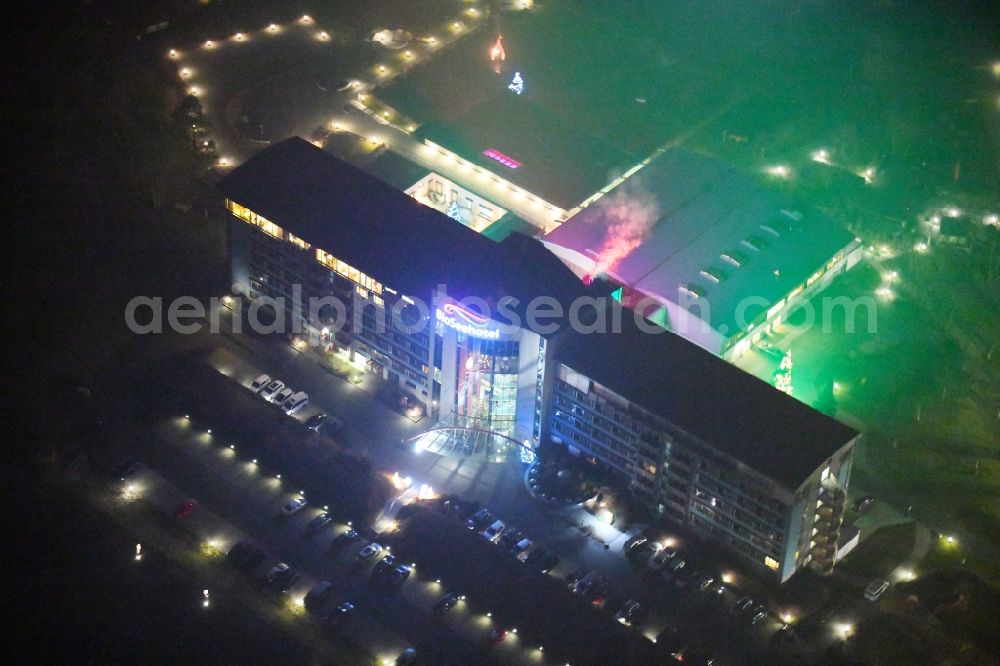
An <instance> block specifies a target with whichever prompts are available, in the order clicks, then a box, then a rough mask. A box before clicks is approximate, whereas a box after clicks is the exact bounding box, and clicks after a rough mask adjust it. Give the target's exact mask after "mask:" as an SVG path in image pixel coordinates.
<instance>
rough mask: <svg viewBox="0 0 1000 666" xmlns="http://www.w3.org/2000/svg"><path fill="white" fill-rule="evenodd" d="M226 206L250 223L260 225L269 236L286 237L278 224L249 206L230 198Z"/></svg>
mask: <svg viewBox="0 0 1000 666" xmlns="http://www.w3.org/2000/svg"><path fill="white" fill-rule="evenodd" d="M226 208H228V209H229V212H231V213H232V214H233V215H235V216H236V217H238V218H240V219H241V220H244V221H246V222H249V223H250V224H252V225H254V226H256V227H260V230H261V231H263V232H264V233H266V234H268V235H269V236H274V237H275V238H284V235H285V232H284V231H283V230H282V228H281V227H279V226H278V225H277V224H275V223H273V222H271V221H269V220H268V219H267V218H265V217H262V216H260V215H258V214H257V213H255V212H253V211H252V210H250V209H249V208H247V207H245V206H241V205H240V204H238V203H236V202H235V201H232V200H230V199H227V200H226Z"/></svg>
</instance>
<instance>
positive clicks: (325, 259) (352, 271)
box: [316, 248, 382, 294]
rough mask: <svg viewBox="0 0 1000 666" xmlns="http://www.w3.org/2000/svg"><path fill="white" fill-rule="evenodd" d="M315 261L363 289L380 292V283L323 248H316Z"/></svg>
mask: <svg viewBox="0 0 1000 666" xmlns="http://www.w3.org/2000/svg"><path fill="white" fill-rule="evenodd" d="M316 261H318V262H319V263H321V264H323V265H324V266H326V267H327V268H329V269H330V270H332V271H334V272H335V273H338V274H340V275H343V276H344V277H346V278H348V279H349V280H351V281H352V282H354V283H355V284H357V285H359V286H361V287H364V288H365V289H368V290H370V291H373V292H375V293H376V294H381V293H382V284H381V283H379V282H378V281H376V280H373V279H371V278H370V277H368V276H367V275H365V274H364V273H362V272H361V271H359V270H358V269H356V268H354V267H353V266H350V265H348V264H346V263H344V262H343V261H341V260H340V259H337V258H336V257H334V256H333V255H332V254H329V253H328V252H325V251H324V250H321V249H319V248H316Z"/></svg>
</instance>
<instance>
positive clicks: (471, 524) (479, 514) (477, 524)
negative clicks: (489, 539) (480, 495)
mask: <svg viewBox="0 0 1000 666" xmlns="http://www.w3.org/2000/svg"><path fill="white" fill-rule="evenodd" d="M491 520H493V514H491V513H490V512H489V509H480V510H479V511H476V512H475V513H474V514H472V515H471V516H470V517H469V520H468V521H467V522H466V523H465V526H466V527H468V528H469V529H470V530H481V529H482V528H483V527H485V526H486V525H489V523H490V521H491Z"/></svg>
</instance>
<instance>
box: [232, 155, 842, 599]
mask: <svg viewBox="0 0 1000 666" xmlns="http://www.w3.org/2000/svg"><path fill="white" fill-rule="evenodd" d="M429 184H430V181H427V183H424V185H429ZM422 187H423V185H422ZM220 190H221V191H222V193H223V194H224V196H225V198H226V207H227V208H228V210H229V211H230V212H231V213H232V215H231V216H230V218H229V241H230V254H231V267H232V276H233V282H234V283H235V284H238V285H240V286H241V289H242V291H243V293H244V294H246V295H247V296H249V297H258V296H268V297H271V298H275V299H277V298H279V297H280V298H282V299H283V300H282V301H280V303H282V304H283V308H282V309H283V310H284V314H286V315H287V316H290V317H293V318H294V320H293V323H294V324H296V325H298V326H300V327H301V330H302V332H303V335H304V337H306V338H308V339H309V340H310V341H311V342H312V343H313V344H319V345H323V346H326V347H327V349H328V350H330V351H339V352H341V353H344V354H346V355H347V356H348V357H350V358H353V359H354V360H355V362H356V363H358V365H360V366H361V367H364V368H365V369H366V370H367V371H368V372H371V373H373V374H375V375H378V376H379V377H381V378H382V379H383V380H385V381H386V382H388V383H389V384H390V385H392V386H395V387H398V389H399V390H401V391H404V392H406V393H408V394H409V395H410V396H412V398H413V399H415V400H417V401H419V402H420V403H422V404H423V405H424V407H425V409H426V411H427V413H428V414H429V415H430V417H431V418H430V421H431V423H435V422H442V423H447V424H450V425H454V426H461V427H464V428H472V429H477V430H482V431H487V432H491V433H496V434H498V435H499V436H502V437H504V438H506V439H508V440H511V441H516V442H517V443H520V444H525V445H528V446H530V447H531V448H534V447H535V446H536V445H537V444H538V443H539V442H541V441H542V440H552V441H554V442H557V443H562V444H564V445H565V446H566V447H567V448H568V450H570V451H571V452H573V453H576V454H578V455H580V456H582V457H585V458H587V459H588V460H590V461H592V462H593V463H595V464H600V465H603V466H605V467H607V468H608V469H610V470H612V471H613V472H614V473H615V474H617V475H618V476H619V477H621V479H622V480H623V481H624V482H625V484H626V485H627V486H628V487H629V489H630V490H631V492H632V493H633V495H634V496H635V498H636V499H637V500H639V501H641V502H643V503H645V504H646V505H647V506H649V507H651V508H652V509H654V510H656V511H659V512H661V513H663V514H666V515H667V516H669V517H670V518H671V519H673V520H675V521H676V522H678V523H681V524H684V525H687V526H689V527H690V528H691V529H692V530H694V531H695V532H697V533H699V534H701V535H703V536H704V537H706V538H709V539H712V540H715V541H717V542H719V543H721V544H724V545H725V546H727V547H728V548H730V549H732V550H733V551H734V552H736V553H738V554H740V555H742V556H743V557H745V558H746V559H747V560H748V561H750V562H754V563H756V564H758V565H759V566H761V567H762V568H763V569H764V570H767V571H771V572H773V573H774V575H776V576H777V577H778V578H779V579H780V580H782V581H784V580H786V579H787V578H788V577H789V576H791V575H792V574H793V573H794V572H795V571H796V570H797V569H799V568H801V567H802V566H805V565H812V566H814V567H816V568H817V569H819V570H821V571H828V570H829V569H830V568H831V567H832V565H833V562H834V559H835V556H836V544H837V537H838V532H839V527H840V516H841V514H842V512H843V499H844V494H845V491H846V488H847V485H848V483H849V481H850V469H851V460H852V454H853V446H854V443H855V440H856V438H857V433H856V432H855V431H853V430H851V429H850V428H848V427H846V426H844V425H842V424H840V423H838V422H837V421H834V420H833V419H830V418H829V417H826V416H824V415H822V414H820V413H819V412H816V411H815V410H813V409H811V408H809V407H808V406H806V405H803V404H802V403H799V402H797V401H796V400H794V399H793V398H791V397H789V396H786V395H785V394H783V393H781V392H780V391H777V390H776V389H774V388H773V387H771V386H770V385H768V384H766V383H764V382H761V381H759V380H757V379H756V378H754V377H752V376H750V375H747V374H745V373H743V372H742V371H740V370H739V369H737V368H735V367H733V366H731V365H729V364H728V363H726V362H725V361H723V360H721V359H719V358H718V357H717V356H715V355H713V354H711V353H708V352H706V351H704V350H703V349H701V348H699V347H698V346H697V345H694V344H692V343H691V342H689V341H687V340H685V339H684V338H682V337H680V336H678V335H675V334H674V333H671V332H668V331H665V330H663V329H662V328H660V327H658V326H655V325H653V324H651V323H649V322H648V321H643V322H642V325H643V327H644V328H647V329H650V330H651V331H656V333H655V334H654V333H650V332H648V331H644V330H640V328H639V326H640V324H639V323H636V322H635V320H634V317H633V316H632V312H631V311H630V310H627V309H625V308H623V306H622V305H621V304H619V303H617V302H615V301H613V300H612V299H609V298H606V299H604V302H603V304H602V305H601V306H599V308H600V309H601V311H602V312H604V313H605V314H606V315H609V316H611V317H612V319H613V320H620V321H621V322H622V325H623V330H622V331H621V332H620V333H594V334H585V333H583V332H581V331H578V330H577V331H574V330H572V328H571V327H570V326H568V325H567V323H568V320H567V318H566V317H565V316H555V317H548V318H547V319H546V320H545V323H547V324H551V326H549V327H548V328H547V329H546V330H541V329H538V330H532V327H528V326H526V325H515V324H512V322H514V321H515V320H516V321H517V322H521V323H523V322H526V321H527V320H528V318H527V317H526V313H527V310H526V308H527V307H528V306H529V304H530V303H531V302H532V300H533V299H536V298H538V297H548V298H549V299H550V301H552V302H554V303H556V304H558V305H562V306H563V314H564V315H565V314H566V313H568V312H569V308H568V305H569V304H571V303H573V302H580V301H579V300H578V299H581V298H584V297H600V296H606V295H607V294H608V293H610V288H609V286H608V285H607V283H604V282H603V281H595V282H594V283H593V284H591V285H589V286H585V285H584V284H583V282H582V281H581V280H580V279H579V278H578V277H577V275H575V274H574V273H573V272H572V271H571V270H570V269H569V268H568V267H567V266H566V265H565V264H564V263H563V262H562V261H560V260H559V258H557V257H556V256H555V255H554V254H553V253H552V252H550V251H549V250H547V249H546V248H545V246H543V244H542V243H540V242H538V241H537V240H535V239H533V238H530V237H528V236H525V235H522V234H518V233H512V234H510V235H509V236H507V237H506V238H504V239H503V240H502V241H500V242H496V241H494V240H491V239H490V238H487V237H486V236H484V235H482V234H479V233H477V232H476V231H474V230H473V229H472V228H470V227H469V226H465V225H464V224H460V223H459V221H456V220H454V219H451V218H449V217H447V216H446V215H443V214H442V213H440V212H438V211H436V210H433V209H431V208H429V207H427V206H425V205H422V204H420V203H418V202H417V201H416V200H414V199H413V198H412V197H410V196H407V195H406V194H404V193H403V192H401V191H399V190H398V189H394V188H393V187H390V186H389V185H387V184H385V183H383V182H382V181H379V180H378V179H376V178H375V177H373V176H370V175H368V174H366V173H364V172H362V171H360V170H359V169H357V168H355V167H353V166H351V165H349V164H347V163H345V162H343V161H341V160H339V159H337V158H336V157H333V156H332V155H330V154H328V153H325V152H323V151H322V150H320V149H318V148H316V147H315V146H313V145H312V144H310V143H308V142H306V141H304V140H301V139H289V140H287V141H284V142H281V143H279V144H276V145H274V146H272V147H270V148H268V149H266V150H264V151H262V152H261V153H259V154H258V155H257V156H255V157H254V158H252V159H251V160H249V161H248V162H247V163H246V164H244V165H242V166H240V167H238V168H236V169H234V170H233V171H232V172H231V173H230V174H229V175H228V176H227V177H226V178H225V179H223V181H222V182H221V183H220ZM331 297H332V298H331ZM324 298H326V299H328V301H329V302H328V303H327V304H326V305H324V306H323V307H320V308H310V299H313V300H314V301H315V299H324ZM333 299H336V301H337V302H340V303H343V304H344V308H343V310H344V312H339V313H338V312H336V311H335V310H336V308H335V307H334V306H333V305H331V304H330V302H332V301H333ZM603 308H608V309H607V310H604V309H603ZM486 312H488V314H489V316H484V314H483V313H486ZM383 323H384V324H385V325H383ZM535 328H536V329H537V327H535Z"/></svg>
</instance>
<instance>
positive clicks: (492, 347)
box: [454, 335, 518, 435]
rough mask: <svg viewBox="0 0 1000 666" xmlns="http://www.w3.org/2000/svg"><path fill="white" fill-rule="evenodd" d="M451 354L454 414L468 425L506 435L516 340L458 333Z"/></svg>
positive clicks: (512, 404) (510, 427)
mask: <svg viewBox="0 0 1000 666" xmlns="http://www.w3.org/2000/svg"><path fill="white" fill-rule="evenodd" d="M455 353H456V370H457V372H456V373H455V374H456V377H455V379H456V386H455V405H454V413H455V415H456V416H457V417H459V419H460V420H461V421H464V422H466V423H468V425H470V426H472V425H474V426H476V427H481V428H486V429H489V430H492V431H494V432H498V433H501V434H504V435H510V434H511V433H512V432H513V430H514V416H515V411H516V404H517V356H518V342H517V341H516V340H510V341H508V340H484V339H482V338H476V337H472V336H467V335H459V336H458V344H457V345H456V349H455Z"/></svg>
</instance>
